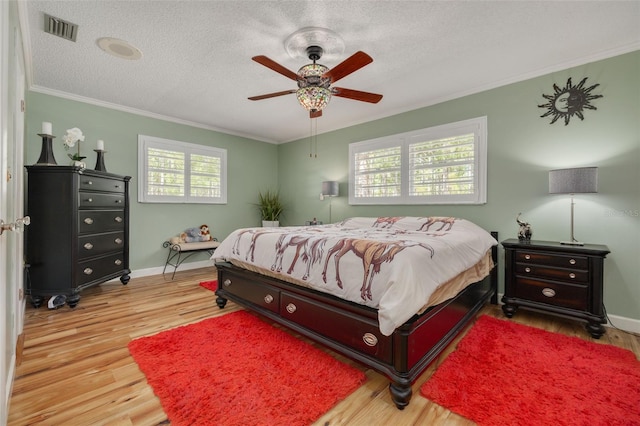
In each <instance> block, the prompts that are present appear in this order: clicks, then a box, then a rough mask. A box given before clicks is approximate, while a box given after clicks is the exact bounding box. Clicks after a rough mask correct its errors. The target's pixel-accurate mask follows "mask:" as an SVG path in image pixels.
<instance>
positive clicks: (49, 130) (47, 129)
mask: <svg viewBox="0 0 640 426" xmlns="http://www.w3.org/2000/svg"><path fill="white" fill-rule="evenodd" d="M42 134H43V135H51V134H53V127H52V126H51V123H49V122H47V121H43V122H42Z"/></svg>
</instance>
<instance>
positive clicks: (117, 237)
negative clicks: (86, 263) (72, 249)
mask: <svg viewBox="0 0 640 426" xmlns="http://www.w3.org/2000/svg"><path fill="white" fill-rule="evenodd" d="M123 247H124V232H111V233H108V234H92V235H86V236H83V237H80V238H78V256H79V257H80V259H86V258H88V257H93V256H99V255H101V254H105V253H109V252H111V251H122V248H123Z"/></svg>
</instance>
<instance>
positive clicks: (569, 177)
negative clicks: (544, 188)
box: [549, 167, 598, 194]
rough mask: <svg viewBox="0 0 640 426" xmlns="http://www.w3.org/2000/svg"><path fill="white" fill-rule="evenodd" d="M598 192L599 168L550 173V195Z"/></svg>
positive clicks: (561, 170)
mask: <svg viewBox="0 0 640 426" xmlns="http://www.w3.org/2000/svg"><path fill="white" fill-rule="evenodd" d="M587 192H598V168H597V167H579V168H575V169H558V170H550V171H549V194H580V193H587Z"/></svg>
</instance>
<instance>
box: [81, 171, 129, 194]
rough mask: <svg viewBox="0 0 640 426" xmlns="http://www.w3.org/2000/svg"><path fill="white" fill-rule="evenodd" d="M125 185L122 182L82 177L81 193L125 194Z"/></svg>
mask: <svg viewBox="0 0 640 426" xmlns="http://www.w3.org/2000/svg"><path fill="white" fill-rule="evenodd" d="M124 189H125V183H124V182H123V181H121V180H116V179H108V178H102V177H96V176H87V175H80V191H104V192H120V193H124Z"/></svg>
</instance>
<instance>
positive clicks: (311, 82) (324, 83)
mask: <svg viewBox="0 0 640 426" xmlns="http://www.w3.org/2000/svg"><path fill="white" fill-rule="evenodd" d="M327 72H329V68H327V67H325V66H324V65H321V64H316V63H313V64H308V65H305V66H303V67H302V68H300V69H299V70H298V87H300V88H302V87H307V86H318V87H323V88H325V89H328V88H329V85H330V84H331V78H329V77H324V78H323V77H322V76H323V75H324V74H325V73H327Z"/></svg>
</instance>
